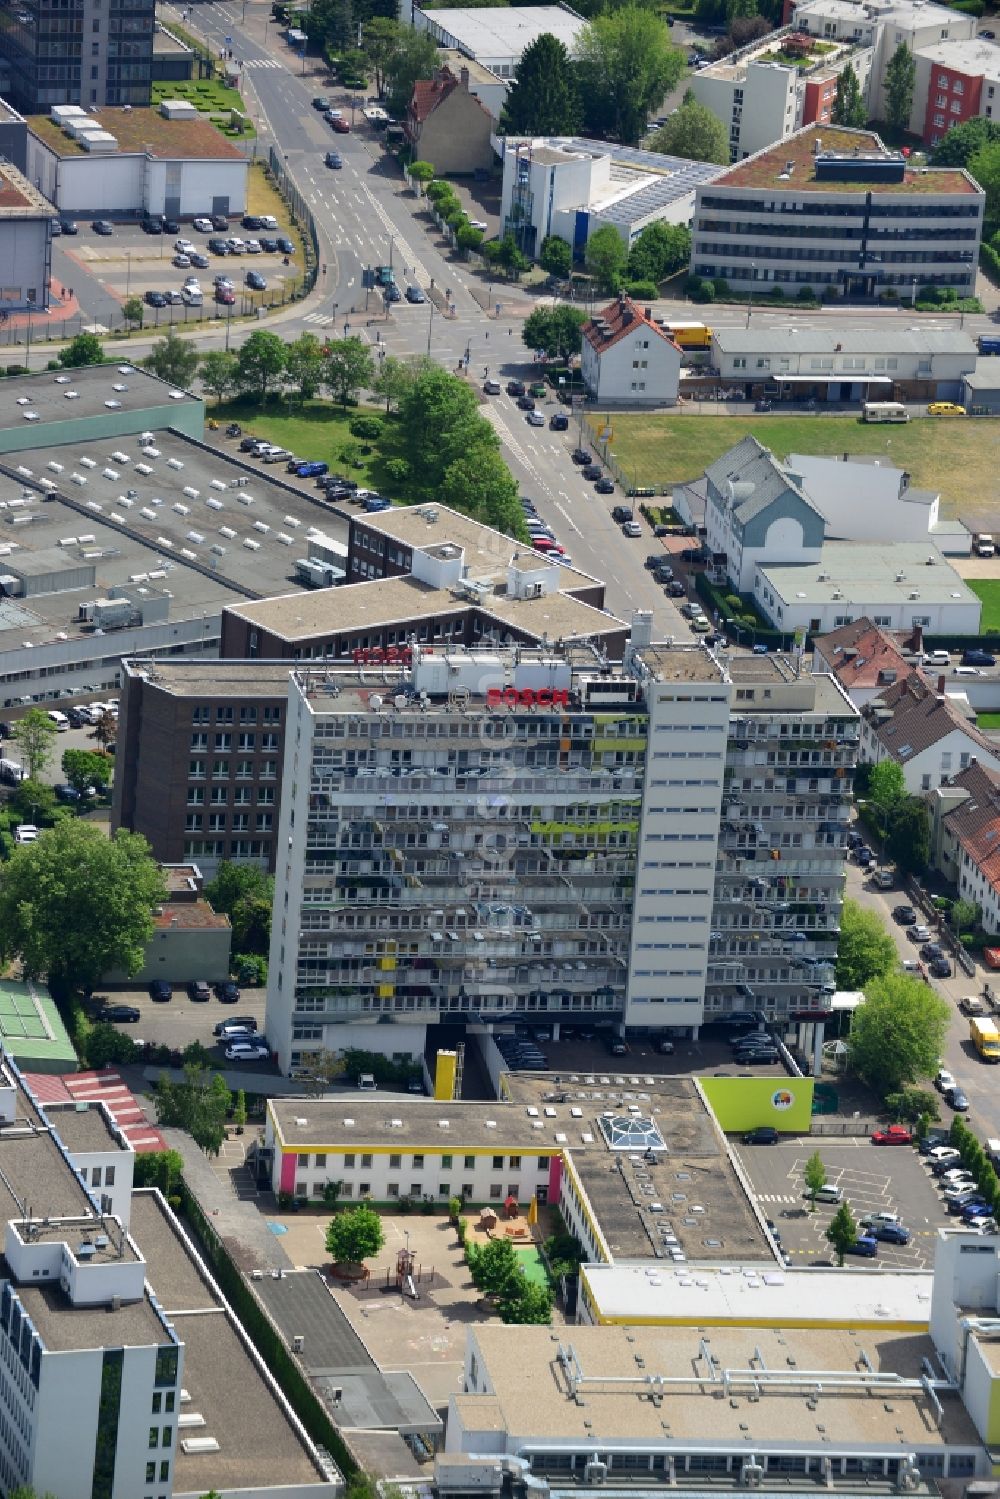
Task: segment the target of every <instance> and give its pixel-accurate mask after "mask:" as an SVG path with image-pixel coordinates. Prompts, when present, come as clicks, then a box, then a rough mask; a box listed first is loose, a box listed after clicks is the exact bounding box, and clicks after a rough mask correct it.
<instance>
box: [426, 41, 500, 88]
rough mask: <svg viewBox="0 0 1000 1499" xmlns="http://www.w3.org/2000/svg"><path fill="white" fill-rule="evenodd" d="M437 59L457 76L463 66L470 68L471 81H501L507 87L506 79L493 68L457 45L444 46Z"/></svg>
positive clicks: (488, 82) (484, 82) (496, 82)
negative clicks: (461, 50) (460, 49)
mask: <svg viewBox="0 0 1000 1499" xmlns="http://www.w3.org/2000/svg"><path fill="white" fill-rule="evenodd" d="M437 60H438V61H439V62H440V63H441V65H442V66H446V67H450V68H451V69H452V70H453V71H454V73H455V76H456V77H458V76H459V75H460V72H461V69H462V68H468V70H469V82H470V83H482V84H498V83H499V84H502V85H503V86H504V87H506V83H505V81H504V79H502V78H500V77H499V76H498V75H497V74H496V73H494V72H493V70H492V68H488V67H486V65H485V64H484V63H481V62H479V61H477V59H476V58H474V57H469V56H468V54H467V53H465V52H460V51H459V50H458V48H457V47H442V48H441V50H440V53H439V54H438V59H437Z"/></svg>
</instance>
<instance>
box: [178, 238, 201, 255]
mask: <svg viewBox="0 0 1000 1499" xmlns="http://www.w3.org/2000/svg"><path fill="white" fill-rule="evenodd" d="M174 249H175V250H176V251H177V253H178V255H196V254H197V253H198V246H197V245H196V244H193V243H192V242H191V240H189V239H175V240H174Z"/></svg>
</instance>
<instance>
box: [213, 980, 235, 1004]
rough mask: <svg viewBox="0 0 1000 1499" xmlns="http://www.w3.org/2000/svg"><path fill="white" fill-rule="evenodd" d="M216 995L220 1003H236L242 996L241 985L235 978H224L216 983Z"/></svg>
mask: <svg viewBox="0 0 1000 1499" xmlns="http://www.w3.org/2000/svg"><path fill="white" fill-rule="evenodd" d="M215 997H216V999H217V1000H218V1001H219V1003H220V1005H234V1004H236V1003H237V1002H238V1000H239V997H240V986H239V984H237V983H236V981H235V980H234V979H224V980H223V981H222V983H221V984H216V985H215Z"/></svg>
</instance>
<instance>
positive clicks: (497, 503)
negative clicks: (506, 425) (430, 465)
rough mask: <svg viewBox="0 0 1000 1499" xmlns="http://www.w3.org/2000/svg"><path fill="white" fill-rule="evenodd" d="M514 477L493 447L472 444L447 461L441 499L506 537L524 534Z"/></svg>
mask: <svg viewBox="0 0 1000 1499" xmlns="http://www.w3.org/2000/svg"><path fill="white" fill-rule="evenodd" d="M517 488H518V486H517V480H516V479H515V478H514V477H513V476H512V474H511V472H510V469H509V468H508V467H507V465H506V463H505V462H504V460H503V458H502V457H501V455H500V454H499V453H498V452H497V451H496V449H495V448H486V447H474V448H471V449H470V450H469V451H468V452H467V453H463V454H462V455H461V456H460V457H459V458H456V459H455V460H454V462H453V463H450V464H449V465H448V467H447V468H446V469H445V471H444V476H443V478H442V480H441V489H440V494H441V500H442V503H443V504H445V505H450V506H451V507H452V508H453V509H456V508H457V509H459V510H461V511H463V512H464V514H466V515H471V516H473V517H474V518H475V519H476V520H478V521H481V522H482V523H483V525H486V526H491V527H493V529H494V530H497V531H503V532H505V533H506V534H507V535H508V536H518V537H521V538H522V539H523V537H524V534H525V532H524V512H523V511H522V509H521V506H520V504H519V503H518V498H517Z"/></svg>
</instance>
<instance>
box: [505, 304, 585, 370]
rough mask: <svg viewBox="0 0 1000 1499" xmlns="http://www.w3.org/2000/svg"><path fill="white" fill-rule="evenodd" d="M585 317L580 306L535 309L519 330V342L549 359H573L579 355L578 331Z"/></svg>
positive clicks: (579, 332) (579, 331) (579, 334)
mask: <svg viewBox="0 0 1000 1499" xmlns="http://www.w3.org/2000/svg"><path fill="white" fill-rule="evenodd" d="M586 321H587V314H586V313H585V312H582V311H581V310H580V308H579V307H568V306H567V305H566V304H565V303H563V304H560V305H557V306H555V307H536V308H535V310H534V312H531V313H529V314H528V316H527V317H526V318H525V320H524V323H523V325H522V327H521V342H522V343H523V344H524V346H525V348H526V349H539V350H541V352H542V353H543V354H547V355H548V357H549V358H550V359H562V360H569V359H572V358H573V356H574V355H575V354H579V352H580V339H581V330H582V328H583V325H584V323H585V322H586Z"/></svg>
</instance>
